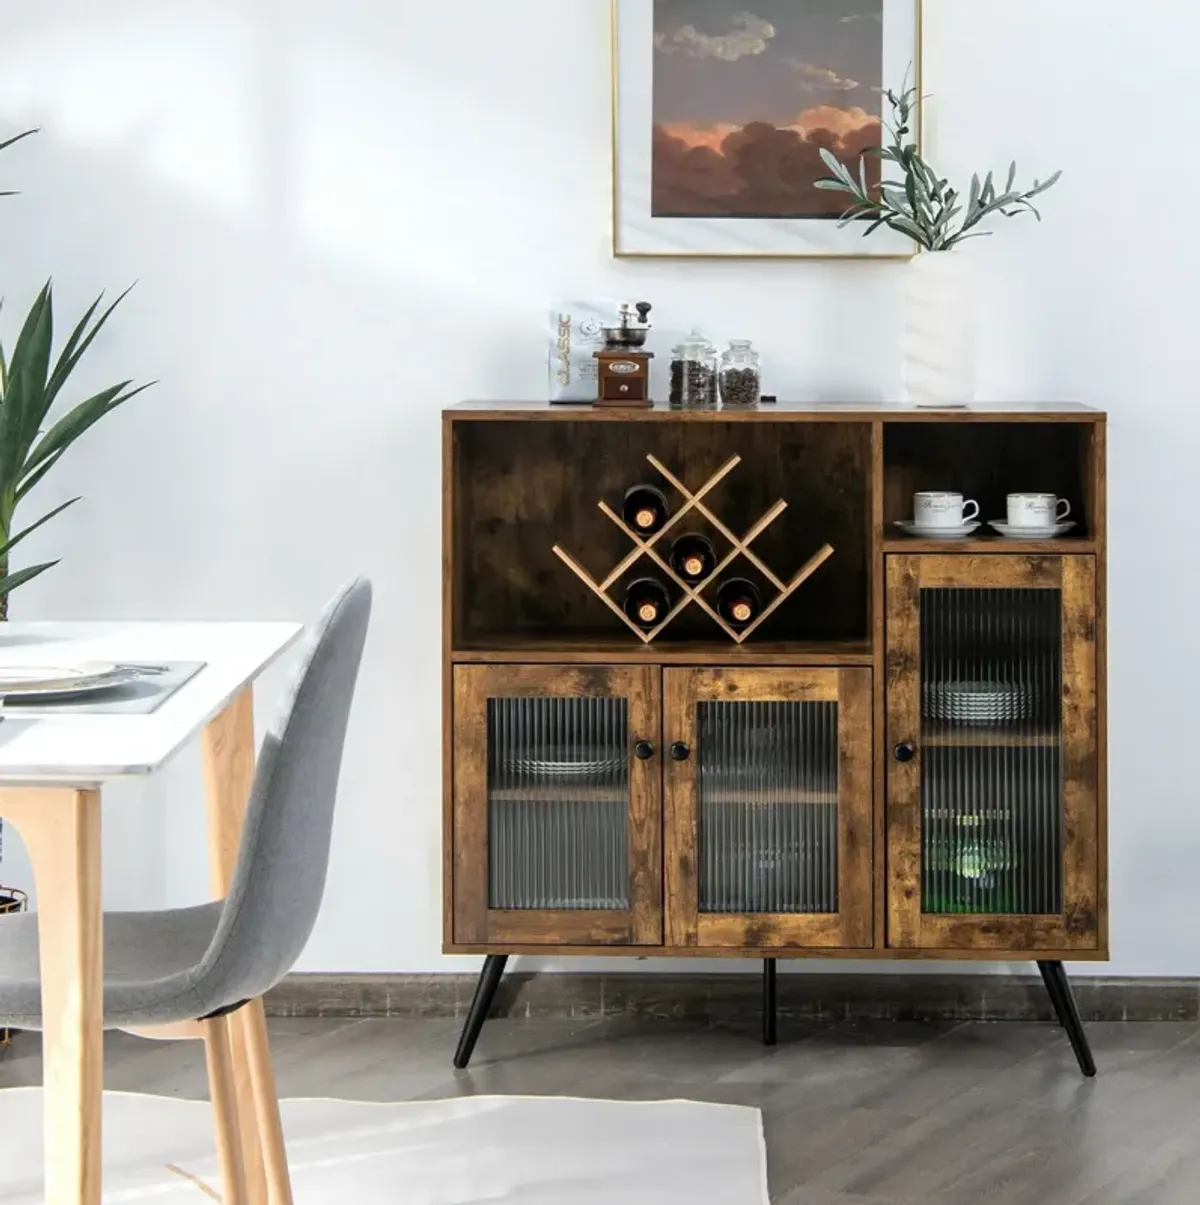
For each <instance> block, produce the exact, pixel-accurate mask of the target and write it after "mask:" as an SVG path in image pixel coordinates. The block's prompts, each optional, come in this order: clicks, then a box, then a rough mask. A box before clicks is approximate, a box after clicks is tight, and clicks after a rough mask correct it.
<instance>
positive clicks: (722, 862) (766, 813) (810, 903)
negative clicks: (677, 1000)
mask: <svg viewBox="0 0 1200 1205" xmlns="http://www.w3.org/2000/svg"><path fill="white" fill-rule="evenodd" d="M665 679H666V706H665V708H664V715H665V731H664V739H665V741H666V742H667V744H666V749H665V750H664V762H663V765H664V774H665V781H666V808H665V821H666V838H665V841H666V865H667V900H668V904H667V923H668V926H669V944H671V945H678V946H713V947H731V948H732V947H745V946H750V947H764V948H786V947H794V948H799V947H827V948H828V947H866V946H870V945H871V900H872V891H871V796H872V790H871V777H872V775H871V671H870V670H869V669H865V668H862V669H844V670H838V669H786V668H780V669H732V668H730V669H669V670H666V671H665Z"/></svg>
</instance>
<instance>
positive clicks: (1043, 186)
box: [1025, 171, 1062, 197]
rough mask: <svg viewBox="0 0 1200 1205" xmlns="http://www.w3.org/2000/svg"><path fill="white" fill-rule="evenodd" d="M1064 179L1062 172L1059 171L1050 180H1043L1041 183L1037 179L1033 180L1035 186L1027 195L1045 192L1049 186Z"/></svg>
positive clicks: (1051, 186)
mask: <svg viewBox="0 0 1200 1205" xmlns="http://www.w3.org/2000/svg"><path fill="white" fill-rule="evenodd" d="M1061 179H1062V172H1061V171H1057V172H1055V173H1054V175H1052V176H1051V177H1050V178H1049V179H1048V180H1044V181H1042V183H1041V184H1039V183H1038V182H1037V181H1036V180H1035V181H1034V182H1033V187H1032V188H1031V189H1030V190H1029V191H1028V192H1027V193H1026V194H1025V195H1026V196H1027V197H1036V196H1037V195H1038V194H1039V193H1043V192H1045V191H1046V189H1048V188H1053V187H1054V186H1055V185H1056V184H1057V183H1058V182H1059V180H1061Z"/></svg>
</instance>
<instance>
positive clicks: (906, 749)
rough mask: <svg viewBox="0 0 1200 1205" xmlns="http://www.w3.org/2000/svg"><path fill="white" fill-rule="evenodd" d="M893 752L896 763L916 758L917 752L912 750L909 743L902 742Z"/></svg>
mask: <svg viewBox="0 0 1200 1205" xmlns="http://www.w3.org/2000/svg"><path fill="white" fill-rule="evenodd" d="M895 752H896V760H897V761H912V759H913V758H914V757H916V756H917V751H916V749H914V748H913V745H912V742H911V741H902V742H901V743H900V744H899V745H897V746H896V750H895Z"/></svg>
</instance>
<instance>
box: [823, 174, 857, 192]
mask: <svg viewBox="0 0 1200 1205" xmlns="http://www.w3.org/2000/svg"><path fill="white" fill-rule="evenodd" d="M813 188H820V189H822V190H823V191H825V192H852V191H853V190H852V189H849V188H847V187H846V185H844V184H843V183H842V182H841V181H840V180H830V179H828V178H827V177H824V176H822V177H821V179H820V180H814V181H813Z"/></svg>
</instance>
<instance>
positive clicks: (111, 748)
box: [0, 622, 304, 786]
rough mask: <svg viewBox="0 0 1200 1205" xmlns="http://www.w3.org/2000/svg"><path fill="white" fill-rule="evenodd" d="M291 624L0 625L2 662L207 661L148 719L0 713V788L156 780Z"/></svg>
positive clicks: (288, 634) (276, 649) (279, 647)
mask: <svg viewBox="0 0 1200 1205" xmlns="http://www.w3.org/2000/svg"><path fill="white" fill-rule="evenodd" d="M303 630H304V629H303V626H302V625H301V624H297V623H141V622H137V623H130V622H114V623H5V624H0V665H20V664H37V665H56V664H73V663H75V662H79V661H112V662H117V663H124V662H146V663H151V664H153V663H160V662H165V661H203V662H204V663H205V668H204V669H202V670H201V671H200V672H199V673H198V674H197V675H196V676H195V677H194V678H192V679H191V681H189V682H187V683H186V684H185V685H184V686H182V687H180V689H179V690H178V691H176V692H175V694H173V695H172V696H171V697H170V698H169V699H167V700H166V701H165V702H164V703H163V704H162V706H161V707H159V708H158V709H157V710H156V711H154V712H153V713H151V714H150V715H80V714H78V713H76V712H67V711H63V712H60V713H57V714H56V713H54V712H53V711H52V710H48V711H47V713H46V714H45V715H44V716H43V715H39V716H37V717H36V718H35V717H31V716H29V714H28V713H24V714H22V715H20V716H16V715H10V716H6V717H5V716H4V715H3V710H2V708H0V717H3V718H2V722H0V784H3V785H13V784H15V783H37V784H39V785H45V784H60V785H63V786H92V785H96V784H99V783H101V782H104V781H105V780H107V779H112V778H124V777H129V776H133V775H143V774H153V773H154V772H155V771H156V770H158V769H159V768H160V767H161V766H162V765H163V764H164V763H165V762H166V761H167V760H168V759H169V758H170V757H171V756H172V755H173V754H174V753H176V752H177V751H178V750H179V749H180V747H181V746H183V745H185V744H186V743H187V742H188V740H189V739H190V738H191V737H192V736H193V735H195V734H196V733H197V732H198V731H199V730H200V729H201V728H202V727H203V726H204V725H205V724H206V723H207V722H208V721H209V720H211V719H212V718H213V717H214V716H215V715H217V713H218V712H220V711H221V709H222V708H224V707H225V705H226V704H227V703H229V702H230V701H231V700H232V699H233V698H234V697H235V696H236V695H237V694H238V693H239V692H240V691H241V690H242V688H243V687H244V686H246V685H247V684H248V683H250V682H253V681H254V679H255V678H257V677H258V675H259V674H260V673H262V671H263V670H264V669H266V667H267V666H268V665H270V664H271V662H273V661H274V660H275V659H276V658H277V657H278V656H279V655H280V654H281V653H283V652H284V651H285V650H286V649H287V648H288V646H289V645H291V644H292V643H293V642H294V641H295V640H296V639H297V637H298V636H299V635H300V634H301V632H302V631H303Z"/></svg>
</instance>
